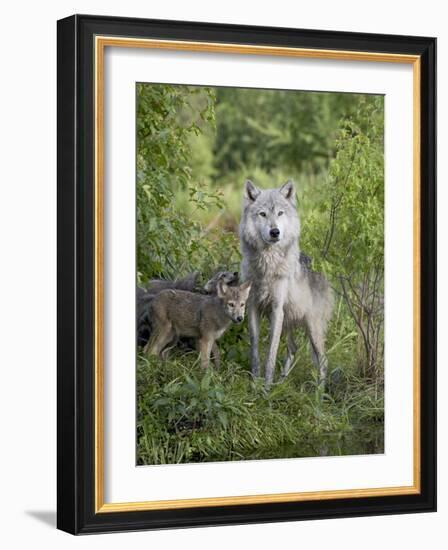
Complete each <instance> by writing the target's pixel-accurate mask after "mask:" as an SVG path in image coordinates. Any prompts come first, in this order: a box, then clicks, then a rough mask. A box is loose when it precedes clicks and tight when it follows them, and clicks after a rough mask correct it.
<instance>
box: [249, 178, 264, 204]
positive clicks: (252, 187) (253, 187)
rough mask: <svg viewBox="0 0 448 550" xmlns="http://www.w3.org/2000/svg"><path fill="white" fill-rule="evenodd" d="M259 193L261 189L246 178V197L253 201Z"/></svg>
mask: <svg viewBox="0 0 448 550" xmlns="http://www.w3.org/2000/svg"><path fill="white" fill-rule="evenodd" d="M260 193H261V190H260V189H258V187H257V186H256V185H254V184H253V183H252V182H251V181H250V180H246V199H248V200H250V201H252V202H254V201H255V200H256V199H257V197H258V195H259V194H260Z"/></svg>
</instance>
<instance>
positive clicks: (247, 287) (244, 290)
mask: <svg viewBox="0 0 448 550" xmlns="http://www.w3.org/2000/svg"><path fill="white" fill-rule="evenodd" d="M251 285H252V281H246V282H245V283H243V284H242V285H240V291H241V292H242V293H243V294H244V296H245V298H246V300H247V298H248V297H249V292H250V287H251Z"/></svg>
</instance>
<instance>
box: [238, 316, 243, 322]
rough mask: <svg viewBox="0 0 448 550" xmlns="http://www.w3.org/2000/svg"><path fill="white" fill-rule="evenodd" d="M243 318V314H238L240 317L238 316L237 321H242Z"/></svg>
mask: <svg viewBox="0 0 448 550" xmlns="http://www.w3.org/2000/svg"><path fill="white" fill-rule="evenodd" d="M242 320H243V316H242V315H238V317H237V318H236V322H237V323H241V322H242Z"/></svg>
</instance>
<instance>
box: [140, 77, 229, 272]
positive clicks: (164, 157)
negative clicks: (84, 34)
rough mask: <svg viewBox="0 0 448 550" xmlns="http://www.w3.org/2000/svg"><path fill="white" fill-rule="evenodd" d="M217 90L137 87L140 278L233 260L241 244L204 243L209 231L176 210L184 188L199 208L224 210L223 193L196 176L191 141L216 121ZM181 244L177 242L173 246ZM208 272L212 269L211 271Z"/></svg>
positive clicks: (226, 242)
mask: <svg viewBox="0 0 448 550" xmlns="http://www.w3.org/2000/svg"><path fill="white" fill-rule="evenodd" d="M213 98H214V94H213V92H212V91H211V90H208V89H205V90H204V89H202V88H194V87H190V86H169V85H163V86H148V85H145V84H138V85H137V138H138V146H137V265H138V277H139V281H141V282H145V281H146V280H148V279H150V278H153V277H167V278H170V277H171V278H175V277H178V276H180V275H182V274H184V273H187V272H191V271H195V270H197V269H198V268H199V269H201V268H202V266H209V270H210V268H212V266H213V265H221V264H222V263H223V262H227V261H228V260H229V258H230V257H231V256H232V255H233V254H234V251H235V249H236V247H237V243H236V242H235V239H234V238H233V239H232V238H231V237H230V236H225V238H224V239H222V240H221V242H220V243H219V246H218V244H217V245H216V246H214V247H211V248H209V249H206V248H205V247H204V246H203V245H202V242H203V239H204V229H203V227H202V226H201V224H200V223H199V222H198V221H196V220H195V218H194V216H191V214H190V213H186V214H184V213H182V212H181V211H179V209H178V208H176V204H175V197H176V194H177V192H178V191H179V190H181V191H182V192H184V193H186V195H187V197H188V202H189V204H190V205H191V206H192V207H193V209H194V210H198V211H201V210H204V211H206V210H208V209H210V208H218V209H219V208H221V207H222V202H221V193H220V192H219V191H213V190H210V191H207V190H204V189H202V187H201V186H199V185H198V184H197V183H196V182H195V181H193V180H192V169H191V167H190V143H191V139H192V136H199V135H201V131H202V130H201V128H202V126H204V125H206V124H208V125H213V122H214V110H213ZM174 243H175V245H174V246H173V244H174ZM206 275H208V273H206Z"/></svg>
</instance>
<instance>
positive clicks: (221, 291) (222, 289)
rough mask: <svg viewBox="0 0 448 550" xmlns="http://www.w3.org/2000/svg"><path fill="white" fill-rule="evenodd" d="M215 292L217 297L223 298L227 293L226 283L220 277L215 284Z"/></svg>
mask: <svg viewBox="0 0 448 550" xmlns="http://www.w3.org/2000/svg"><path fill="white" fill-rule="evenodd" d="M216 294H217V295H218V298H224V297H225V295H226V294H227V285H226V283H225V282H224V281H222V280H221V279H220V280H219V281H218V284H217V285H216Z"/></svg>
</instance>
